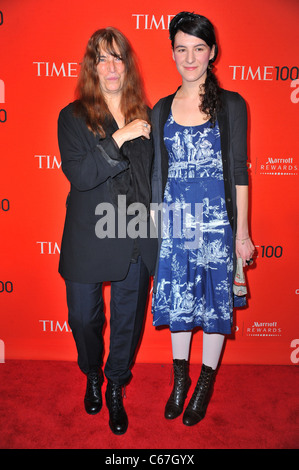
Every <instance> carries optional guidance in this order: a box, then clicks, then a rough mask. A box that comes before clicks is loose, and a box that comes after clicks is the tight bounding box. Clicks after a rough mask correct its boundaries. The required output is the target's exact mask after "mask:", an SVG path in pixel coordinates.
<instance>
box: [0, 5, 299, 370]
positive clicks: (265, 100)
mask: <svg viewBox="0 0 299 470" xmlns="http://www.w3.org/2000/svg"><path fill="white" fill-rule="evenodd" d="M182 8H183V9H184V10H189V11H195V12H197V13H201V14H203V15H205V16H207V17H208V18H209V19H210V20H211V21H212V22H213V23H214V25H215V27H216V30H217V34H218V41H219V45H220V54H219V58H218V59H217V62H216V71H217V75H218V77H219V80H220V83H221V85H222V86H223V87H224V88H227V89H229V90H234V91H238V92H239V93H240V94H241V95H242V96H243V97H244V98H245V100H246V102H247V103H248V110H249V134H250V145H249V173H250V183H251V201H250V212H251V233H252V237H253V240H254V243H255V245H256V247H257V260H256V263H255V265H254V267H252V268H250V269H249V270H248V274H247V280H248V284H249V289H250V296H249V302H248V305H249V306H248V308H246V309H244V310H239V311H237V312H236V328H235V331H234V333H233V335H232V336H231V337H230V338H229V339H228V341H227V344H226V350H225V354H224V357H223V362H224V363H256V364H290V365H295V364H298V362H299V308H298V303H299V278H298V267H299V265H298V261H299V260H298V235H299V234H298V194H299V190H298V186H299V185H298V173H299V171H298V167H299V153H298V131H297V130H298V110H299V104H298V103H299V63H298V53H297V50H296V47H298V44H299V40H298V39H299V38H298V31H299V29H298V19H299V2H298V1H297V0H283V1H282V0H264V1H262V2H261V1H260V0H243V1H242V2H240V1H239V0H225V1H223V0H213V1H211V2H207V1H206V2H198V1H185V2H183V3H182V2H181V1H178V0H165V1H163V2H161V1H158V0H152V1H151V2H144V3H143V4H142V3H141V2H140V1H137V0H133V1H127V2H122V1H121V0H114V2H102V1H99V0H89V1H88V2H86V3H84V2H82V1H81V0H80V1H79V0H43V1H42V2H41V1H39V0H6V1H5V0H2V2H1V5H0V9H1V10H0V38H1V48H0V60H1V62H0V63H1V69H0V132H1V139H0V142H1V163H0V217H1V232H0V233H1V244H0V308H1V311H0V315H1V316H0V362H4V361H5V359H19V358H21V359H57V360H76V350H75V345H74V341H73V338H72V334H71V332H70V329H69V326H68V324H67V306H66V296H65V287H64V281H63V280H62V279H61V277H60V276H59V274H58V271H57V267H58V259H59V248H60V241H61V235H62V229H63V223H64V217H65V199H66V195H67V193H68V191H69V183H68V181H67V180H66V178H65V176H64V175H63V173H62V171H61V168H60V165H61V161H60V155H59V150H58V145H57V117H58V113H59V110H60V109H61V108H63V107H64V106H65V105H66V104H68V103H69V102H70V101H72V100H73V99H74V88H75V85H76V80H77V75H78V71H79V67H80V65H79V63H80V61H81V59H82V56H83V53H84V50H85V47H86V43H87V40H88V38H89V37H90V36H91V34H92V33H93V32H94V31H95V30H96V29H98V28H100V27H105V26H108V25H110V26H115V27H117V28H119V29H120V30H121V31H122V32H123V33H124V34H125V35H126V36H127V37H128V38H129V39H130V41H131V42H132V44H133V47H134V49H135V51H136V53H137V56H138V58H139V60H140V65H141V69H142V73H143V77H144V80H145V84H146V90H147V94H148V97H149V101H150V103H151V105H154V104H155V102H156V101H157V100H158V99H159V98H160V97H162V96H165V95H167V94H169V93H171V92H173V91H174V90H176V88H177V86H178V85H179V83H180V77H179V75H178V73H177V71H176V69H175V65H174V63H173V61H172V58H171V49H170V42H169V40H168V31H167V27H168V22H169V20H170V19H171V18H172V17H173V16H174V15H175V14H176V13H178V12H179V11H181V10H182ZM105 297H106V300H107V304H106V305H107V320H109V304H108V301H109V285H107V286H105ZM108 335H109V321H107V325H106V329H105V336H106V337H107V340H108ZM201 341H202V338H201V333H200V332H198V333H196V335H195V337H194V341H193V346H192V357H191V360H192V361H193V362H200V361H201ZM108 344H109V343H108V341H106V345H108ZM106 354H107V350H106ZM171 360H172V358H171V343H170V335H169V332H168V330H166V329H162V330H159V331H158V330H156V329H155V328H154V327H153V326H152V318H151V312H150V309H148V312H147V317H146V323H145V329H144V335H143V340H142V343H141V347H140V349H139V352H138V355H137V361H138V362H170V361H171Z"/></svg>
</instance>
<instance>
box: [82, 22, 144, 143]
mask: <svg viewBox="0 0 299 470" xmlns="http://www.w3.org/2000/svg"><path fill="white" fill-rule="evenodd" d="M116 49H118V51H117V50H116ZM101 51H105V52H107V53H108V54H111V55H113V56H114V57H120V58H121V59H122V60H123V62H124V64H125V79H124V85H123V90H122V95H121V104H120V106H121V111H122V113H123V115H124V118H125V123H126V124H128V123H129V122H131V121H133V120H134V119H137V118H139V119H144V120H147V121H148V120H149V117H148V108H147V105H146V98H145V93H144V88H143V82H142V79H141V74H140V72H139V69H138V67H137V61H136V57H135V53H134V51H133V49H132V47H131V45H130V43H129V41H128V39H127V38H126V37H125V36H124V35H123V34H122V33H121V32H120V31H119V30H117V29H116V28H112V27H108V28H103V29H99V30H98V31H96V32H95V33H94V34H93V35H92V36H91V38H90V39H89V41H88V44H87V47H86V51H85V54H84V57H83V61H82V64H81V70H80V75H79V79H78V84H77V89H76V95H77V101H76V103H75V113H76V115H80V116H82V117H83V118H84V119H85V121H86V124H87V127H88V128H89V129H90V130H91V131H92V132H94V133H99V134H100V135H101V136H102V137H105V131H104V128H103V124H104V122H105V121H106V120H107V119H111V118H112V116H111V114H110V112H109V109H108V106H107V104H106V101H105V98H104V95H103V93H102V90H101V87H100V81H99V76H98V72H97V64H98V62H99V57H100V52H101Z"/></svg>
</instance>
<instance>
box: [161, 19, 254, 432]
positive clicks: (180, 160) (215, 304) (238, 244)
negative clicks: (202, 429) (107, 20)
mask: <svg viewBox="0 0 299 470" xmlns="http://www.w3.org/2000/svg"><path fill="white" fill-rule="evenodd" d="M169 32H170V39H171V43H172V51H173V52H172V53H173V59H174V61H175V63H176V67H177V70H178V72H179V74H180V75H181V77H182V84H181V86H180V87H179V88H178V90H177V91H176V92H175V93H173V94H172V95H169V96H167V97H165V98H162V99H161V100H160V101H159V102H158V103H157V104H156V106H155V107H154V110H153V114H152V125H153V132H154V141H155V162H154V169H153V179H152V194H153V202H154V203H157V204H161V203H163V208H164V210H163V217H162V219H163V222H162V225H163V230H162V234H161V237H160V240H159V241H160V248H159V257H158V262H157V268H156V274H155V282H154V294H153V305H152V310H153V324H154V325H155V326H160V325H169V328H170V331H171V340H172V354H173V369H174V386H173V390H172V392H171V395H170V397H169V399H168V401H167V404H166V407H165V417H166V418H167V419H174V418H176V417H178V416H179V415H180V414H181V413H182V411H183V407H184V402H185V400H186V396H187V392H188V390H189V387H190V385H191V380H190V377H189V355H190V343H191V338H192V332H193V330H194V328H197V327H200V328H202V330H203V354H202V369H201V373H200V376H199V379H198V382H197V384H196V386H195V389H194V392H193V394H192V397H191V399H190V402H189V404H188V405H187V407H186V409H185V412H184V415H183V422H184V424H185V425H188V426H192V425H194V424H196V423H198V422H199V421H200V420H201V419H203V417H204V416H205V413H206V409H207V406H208V403H209V399H210V396H211V392H212V389H213V382H214V379H215V373H216V369H217V367H218V364H219V358H220V355H221V352H222V349H223V344H224V339H225V335H226V334H230V333H231V327H232V318H233V308H234V307H236V306H243V305H245V303H246V299H245V298H244V297H242V298H240V297H239V298H238V297H236V296H235V295H234V294H233V278H234V273H235V270H236V264H237V263H236V261H237V258H241V259H242V264H243V266H246V264H249V263H251V262H252V261H251V260H252V256H253V253H254V245H253V243H252V241H251V238H250V235H249V229H248V173H247V111H246V105H245V101H244V100H243V98H242V97H241V96H240V95H239V94H238V93H234V92H230V91H226V90H223V89H221V88H220V87H219V85H218V82H217V79H216V77H215V75H214V73H213V71H212V69H213V65H212V64H213V62H214V61H215V59H216V57H217V52H218V48H217V43H216V39H215V32H214V28H213V25H212V24H211V22H210V21H209V20H208V19H207V18H205V17H203V16H200V15H197V14H194V13H189V12H181V13H179V14H178V15H176V16H175V17H174V18H173V19H172V21H171V23H170V27H169ZM159 207H160V206H159ZM166 207H167V210H165V208H166ZM178 227H180V229H178ZM192 237H193V239H192Z"/></svg>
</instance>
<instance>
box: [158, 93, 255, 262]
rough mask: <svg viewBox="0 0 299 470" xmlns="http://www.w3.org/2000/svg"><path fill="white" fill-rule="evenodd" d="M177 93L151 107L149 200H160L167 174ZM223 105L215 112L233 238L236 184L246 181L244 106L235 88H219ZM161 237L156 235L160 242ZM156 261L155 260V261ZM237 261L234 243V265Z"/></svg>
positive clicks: (161, 199)
mask: <svg viewBox="0 0 299 470" xmlns="http://www.w3.org/2000/svg"><path fill="white" fill-rule="evenodd" d="M175 94H176V93H173V94H172V95H169V96H166V97H165V98H162V99H161V100H160V101H158V103H157V104H156V105H155V106H154V109H153V111H152V130H153V136H154V150H155V160H154V166H153V175H152V202H154V203H157V204H160V203H161V202H163V196H164V190H165V185H166V182H167V177H168V153H167V150H166V147H165V144H164V125H165V123H166V121H167V118H168V115H169V112H170V109H171V105H172V102H173V99H174V97H175ZM221 101H222V107H221V110H220V111H219V113H218V115H217V119H218V124H219V130H220V139H221V154H222V163H223V179H224V189H225V200H226V209H227V213H228V219H229V221H230V224H231V226H232V229H233V234H234V241H235V233H236V228H237V224H236V221H237V204H236V187H235V186H236V185H248V171H247V109H246V104H245V101H244V99H243V98H242V97H241V96H240V95H239V94H238V93H235V92H231V91H227V90H223V89H222V90H221ZM160 244H161V239H159V245H160ZM157 264H158V263H157ZM235 265H236V255H235V243H234V266H235Z"/></svg>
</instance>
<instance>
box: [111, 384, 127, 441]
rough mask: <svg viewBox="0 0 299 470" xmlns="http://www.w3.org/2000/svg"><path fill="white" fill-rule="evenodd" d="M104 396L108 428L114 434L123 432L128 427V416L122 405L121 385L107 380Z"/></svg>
mask: <svg viewBox="0 0 299 470" xmlns="http://www.w3.org/2000/svg"><path fill="white" fill-rule="evenodd" d="M105 396H106V404H107V408H108V410H109V426H110V429H111V431H112V432H113V433H114V434H124V433H125V432H126V430H127V428H128V417H127V413H126V411H125V409H124V405H123V397H122V386H121V385H117V384H115V383H113V382H110V381H109V380H108V384H107V389H106V394H105Z"/></svg>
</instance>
